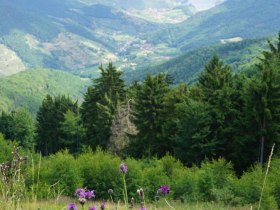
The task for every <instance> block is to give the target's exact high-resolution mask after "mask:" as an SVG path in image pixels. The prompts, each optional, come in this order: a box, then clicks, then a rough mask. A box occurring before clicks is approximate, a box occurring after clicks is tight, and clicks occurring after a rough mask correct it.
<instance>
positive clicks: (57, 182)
mask: <svg viewBox="0 0 280 210" xmlns="http://www.w3.org/2000/svg"><path fill="white" fill-rule="evenodd" d="M40 182H41V184H40V185H43V186H46V184H47V185H48V186H50V188H49V189H48V190H49V191H48V194H49V195H51V194H53V195H56V194H60V193H63V194H64V195H68V196H73V195H74V192H75V190H76V188H78V187H81V186H82V185H83V184H82V183H83V182H82V176H81V174H80V171H79V168H78V165H77V162H76V161H75V159H74V157H73V156H72V155H70V154H69V153H68V151H64V152H58V153H56V154H55V155H51V156H50V157H48V158H47V159H45V160H44V161H43V162H42V168H41V179H40ZM44 189H45V187H44Z"/></svg>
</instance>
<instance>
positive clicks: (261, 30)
mask: <svg viewBox="0 0 280 210" xmlns="http://www.w3.org/2000/svg"><path fill="white" fill-rule="evenodd" d="M279 8H280V1H279V0H267V1H264V0H245V1H244V0H228V1H225V2H223V3H222V4H220V5H218V6H217V7H214V8H212V9H210V10H207V11H203V12H199V13H197V14H195V15H194V16H192V17H190V18H189V19H187V20H186V21H184V22H182V23H180V24H178V25H173V26H170V27H166V28H165V29H164V30H159V31H158V32H156V33H154V34H149V36H148V38H147V39H148V40H149V41H151V42H168V43H169V46H170V47H174V48H179V49H180V50H181V51H182V52H187V51H190V50H193V49H198V48H201V47H205V46H210V45H213V44H218V43H219V42H220V41H221V40H222V39H231V38H236V37H239V38H241V39H255V38H262V37H265V36H270V35H272V34H275V33H277V32H278V31H279V30H280V22H279V21H278V17H279V15H280V10H279Z"/></svg>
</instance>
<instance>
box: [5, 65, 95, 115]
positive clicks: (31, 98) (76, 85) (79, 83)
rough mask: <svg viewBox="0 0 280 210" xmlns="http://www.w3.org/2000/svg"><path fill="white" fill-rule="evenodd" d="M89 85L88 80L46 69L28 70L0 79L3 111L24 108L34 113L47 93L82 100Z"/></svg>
mask: <svg viewBox="0 0 280 210" xmlns="http://www.w3.org/2000/svg"><path fill="white" fill-rule="evenodd" d="M90 84H91V81H90V80H89V79H81V78H80V77H78V76H74V75H72V74H69V73H66V72H61V71H54V70H47V69H34V70H28V71H24V72H21V73H18V74H16V75H12V76H9V77H5V78H0V90H1V91H0V98H1V100H0V112H1V111H2V110H4V111H12V110H14V109H16V108H19V107H25V108H27V109H28V110H29V111H30V112H32V113H33V114H35V113H36V111H37V110H38V108H39V106H40V104H41V103H42V100H43V99H44V98H45V96H46V94H50V95H52V96H54V95H58V94H64V95H66V96H68V95H69V97H71V98H72V99H73V100H81V99H82V98H83V94H84V93H85V91H86V88H87V87H88V86H89V85H90Z"/></svg>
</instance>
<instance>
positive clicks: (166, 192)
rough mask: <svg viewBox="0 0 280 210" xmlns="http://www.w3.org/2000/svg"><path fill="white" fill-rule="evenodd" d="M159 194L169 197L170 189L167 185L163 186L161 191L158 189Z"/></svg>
mask: <svg viewBox="0 0 280 210" xmlns="http://www.w3.org/2000/svg"><path fill="white" fill-rule="evenodd" d="M158 193H159V194H162V195H164V196H165V195H167V194H169V193H170V189H169V187H168V186H167V185H162V186H161V187H160V188H159V189H158Z"/></svg>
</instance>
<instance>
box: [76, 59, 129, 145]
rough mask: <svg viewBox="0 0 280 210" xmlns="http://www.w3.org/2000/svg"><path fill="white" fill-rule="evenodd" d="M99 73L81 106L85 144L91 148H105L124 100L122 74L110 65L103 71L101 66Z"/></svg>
mask: <svg viewBox="0 0 280 210" xmlns="http://www.w3.org/2000/svg"><path fill="white" fill-rule="evenodd" d="M100 71H101V76H100V77H99V78H97V79H95V80H93V85H92V86H90V87H89V88H88V90H87V92H86V94H85V97H84V102H83V103H82V106H81V115H82V122H83V125H84V127H85V129H86V139H87V142H86V143H87V144H88V145H90V146H91V147H93V148H95V147H96V146H101V147H102V148H106V147H107V144H108V141H109V138H110V128H111V124H112V119H113V118H114V115H115V111H116V108H117V106H118V104H119V103H121V102H122V101H123V100H124V99H125V85H124V81H123V80H122V79H121V75H122V72H121V71H118V70H117V69H116V67H115V66H113V64H112V63H109V64H108V66H107V67H106V68H105V69H104V68H103V66H101V67H100Z"/></svg>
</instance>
